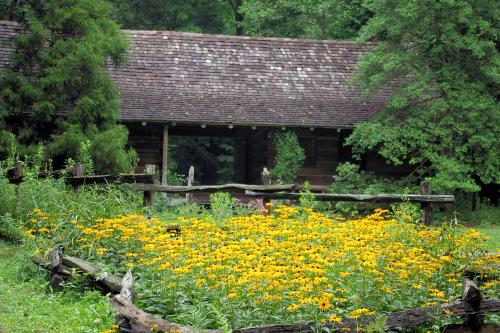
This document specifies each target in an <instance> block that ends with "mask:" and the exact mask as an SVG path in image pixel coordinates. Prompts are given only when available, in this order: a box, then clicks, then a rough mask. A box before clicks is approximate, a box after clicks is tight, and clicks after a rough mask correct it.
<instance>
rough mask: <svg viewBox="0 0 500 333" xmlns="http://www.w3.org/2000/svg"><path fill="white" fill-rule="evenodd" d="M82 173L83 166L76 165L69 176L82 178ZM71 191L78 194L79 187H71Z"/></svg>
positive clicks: (80, 164)
mask: <svg viewBox="0 0 500 333" xmlns="http://www.w3.org/2000/svg"><path fill="white" fill-rule="evenodd" d="M83 173H84V166H83V164H82V163H76V164H75V166H74V167H73V170H71V174H72V175H73V177H83ZM73 191H74V192H76V193H78V191H80V185H73Z"/></svg>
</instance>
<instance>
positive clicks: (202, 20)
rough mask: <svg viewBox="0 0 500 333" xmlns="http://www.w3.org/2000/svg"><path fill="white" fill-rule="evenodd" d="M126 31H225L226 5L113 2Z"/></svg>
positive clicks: (178, 0)
mask: <svg viewBox="0 0 500 333" xmlns="http://www.w3.org/2000/svg"><path fill="white" fill-rule="evenodd" d="M112 3H113V5H114V6H115V12H116V15H117V17H118V19H119V21H120V22H121V23H122V24H123V27H124V28H126V29H143V30H177V31H193V32H204V33H222V32H224V31H225V27H226V25H225V24H226V20H227V17H228V15H229V6H228V4H227V3H226V2H225V1H222V0H112Z"/></svg>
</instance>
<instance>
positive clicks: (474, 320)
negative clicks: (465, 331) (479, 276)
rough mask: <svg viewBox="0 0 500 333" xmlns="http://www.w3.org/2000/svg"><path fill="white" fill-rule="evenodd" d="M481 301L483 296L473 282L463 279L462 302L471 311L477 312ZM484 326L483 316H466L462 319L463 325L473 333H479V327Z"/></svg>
mask: <svg viewBox="0 0 500 333" xmlns="http://www.w3.org/2000/svg"><path fill="white" fill-rule="evenodd" d="M482 300H483V295H482V294H481V290H479V288H478V286H477V285H476V284H475V283H474V281H472V280H469V279H465V281H464V291H463V294H462V301H464V302H465V304H467V306H468V307H470V308H471V309H472V311H473V312H475V311H477V310H478V309H479V307H480V305H481V302H482ZM483 324H484V315H481V314H467V315H465V318H464V325H465V326H467V327H469V328H471V329H472V330H474V331H477V332H480V330H481V326H483Z"/></svg>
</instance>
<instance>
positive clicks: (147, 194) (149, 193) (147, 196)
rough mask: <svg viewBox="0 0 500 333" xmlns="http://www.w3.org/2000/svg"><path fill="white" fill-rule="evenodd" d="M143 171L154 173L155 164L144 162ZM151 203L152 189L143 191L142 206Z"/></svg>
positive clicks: (149, 173)
mask: <svg viewBox="0 0 500 333" xmlns="http://www.w3.org/2000/svg"><path fill="white" fill-rule="evenodd" d="M144 173H145V174H148V175H154V174H155V173H156V166H155V165H154V164H146V165H145V166H144ZM152 204H153V192H152V191H144V194H143V197H142V206H143V207H148V206H151V205H152Z"/></svg>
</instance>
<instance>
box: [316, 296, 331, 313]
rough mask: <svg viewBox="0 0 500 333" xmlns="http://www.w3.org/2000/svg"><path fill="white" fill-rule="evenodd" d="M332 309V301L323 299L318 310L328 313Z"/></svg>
mask: <svg viewBox="0 0 500 333" xmlns="http://www.w3.org/2000/svg"><path fill="white" fill-rule="evenodd" d="M331 307H332V306H331V304H330V301H329V300H328V299H327V298H323V299H322V300H320V301H319V302H318V309H319V310H320V311H328V310H329V309H330V308H331Z"/></svg>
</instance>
